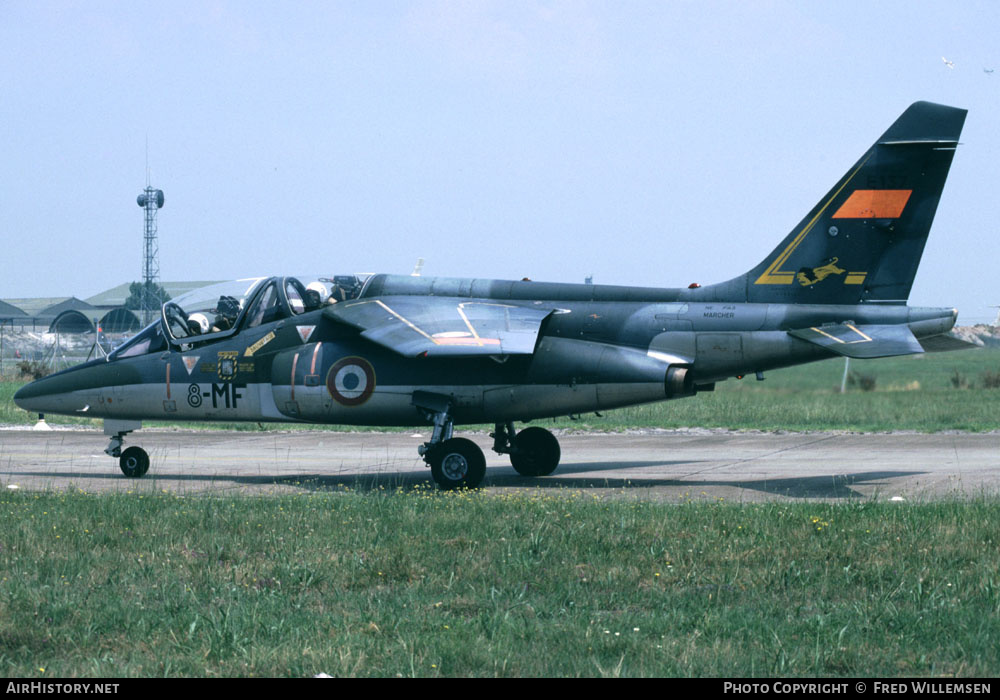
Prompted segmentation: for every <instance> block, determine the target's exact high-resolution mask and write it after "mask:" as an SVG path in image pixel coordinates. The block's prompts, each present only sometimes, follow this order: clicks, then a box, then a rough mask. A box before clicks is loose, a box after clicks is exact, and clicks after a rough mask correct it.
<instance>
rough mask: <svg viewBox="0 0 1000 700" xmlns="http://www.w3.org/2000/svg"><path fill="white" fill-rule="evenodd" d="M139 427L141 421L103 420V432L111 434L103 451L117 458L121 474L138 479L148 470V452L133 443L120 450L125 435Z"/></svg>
mask: <svg viewBox="0 0 1000 700" xmlns="http://www.w3.org/2000/svg"><path fill="white" fill-rule="evenodd" d="M141 427H142V422H141V421H123V420H106V421H104V434H105V435H110V436H111V440H110V441H109V442H108V446H107V447H106V448H105V449H104V452H105V454H107V455H109V456H111V457H117V458H118V467H119V469H121V470H122V474H124V475H125V476H127V477H128V478H130V479H138V478H140V477H142V476H143V475H144V474H145V473H146V472H148V471H149V454H148V453H147V452H146V450H144V449H142V448H141V447H136V446H135V445H133V446H132V447H129V448H126V449H125V450H124V451H122V443H123V442H124V441H125V436H126V435H128V434H129V433H131V432H132V431H133V430H138V429H139V428H141Z"/></svg>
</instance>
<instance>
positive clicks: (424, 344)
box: [323, 296, 552, 357]
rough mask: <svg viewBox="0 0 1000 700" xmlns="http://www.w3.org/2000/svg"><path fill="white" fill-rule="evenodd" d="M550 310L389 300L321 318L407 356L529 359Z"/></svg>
mask: <svg viewBox="0 0 1000 700" xmlns="http://www.w3.org/2000/svg"><path fill="white" fill-rule="evenodd" d="M550 313H552V309H547V308H538V309H536V308H526V307H522V306H514V305H512V304H502V303H497V302H495V301H490V300H485V299H465V298H455V297H408V296H388V297H381V298H378V299H362V300H358V301H354V302H347V303H343V304H335V305H333V306H329V307H327V308H326V310H325V311H324V312H323V315H324V316H325V317H326V318H328V319H330V320H332V321H337V322H339V323H344V324H346V325H348V326H352V327H354V328H356V329H358V330H359V331H361V336H362V337H364V338H366V339H368V340H370V341H372V342H373V343H377V344H378V345H381V346H382V347H385V348H387V349H389V350H392V351H393V352H395V353H398V354H400V355H402V356H404V357H417V356H419V355H425V356H427V357H474V356H505V355H530V354H532V353H534V351H535V345H536V343H537V341H538V332H539V330H540V329H541V325H542V321H544V320H545V318H546V317H547V316H548V315H549V314H550Z"/></svg>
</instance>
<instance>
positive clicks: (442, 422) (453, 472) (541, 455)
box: [413, 391, 561, 491]
mask: <svg viewBox="0 0 1000 700" xmlns="http://www.w3.org/2000/svg"><path fill="white" fill-rule="evenodd" d="M413 405H414V406H416V407H417V408H419V409H420V410H421V411H422V412H423V413H424V415H425V416H426V418H427V419H428V420H430V421H432V422H433V423H434V432H433V433H432V435H431V439H430V440H429V441H427V442H425V443H424V444H423V445H421V446H420V447H419V448H417V451H418V452H419V453H420V455H421V456H422V457H423V458H424V461H425V462H426V463H427V465H428V466H429V467H430V468H431V476H433V477H434V481H435V483H437V485H438V486H439V487H440V488H441V489H443V490H446V491H447V490H450V489H456V488H462V487H465V488H470V489H474V488H477V487H478V486H479V485H480V484H481V483H482V482H483V479H484V478H485V476H486V457H485V456H484V455H483V451H482V450H481V449H479V446H478V445H477V444H476V443H474V442H472V440H467V439H465V438H457V437H452V430H453V427H454V425H453V420H452V416H451V402H450V400H449V399H448V397H445V396H440V395H436V394H430V393H428V392H422V391H417V392H414V394H413ZM490 437H492V438H493V451H494V452H496V453H497V454H508V455H510V463H511V464H512V465H513V467H514V469H515V470H516V471H517V473H518V474H520V475H521V476H546V475H548V474H551V473H552V472H554V471H555V469H556V467H557V466H559V458H560V456H561V451H560V449H559V441H558V440H556V437H555V436H554V435H553V434H552V433H550V432H549V431H548V430H545V429H544V428H538V427H530V428H525V429H524V430H522V431H521V432H519V433H516V432H515V430H514V423H513V422H507V423H497V424H496V428H495V432H492V433H490Z"/></svg>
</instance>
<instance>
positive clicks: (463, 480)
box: [427, 438, 486, 491]
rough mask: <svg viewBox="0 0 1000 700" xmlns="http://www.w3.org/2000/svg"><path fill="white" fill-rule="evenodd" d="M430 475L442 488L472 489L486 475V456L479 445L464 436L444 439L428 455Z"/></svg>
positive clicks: (446, 489)
mask: <svg viewBox="0 0 1000 700" xmlns="http://www.w3.org/2000/svg"><path fill="white" fill-rule="evenodd" d="M427 461H428V462H430V465H431V476H433V477H434V481H435V482H437V485H438V486H439V487H441V488H442V489H443V490H445V491H448V490H450V489H457V488H462V487H463V486H464V487H465V488H470V489H474V488H476V487H477V486H479V485H480V484H481V483H482V482H483V478H484V477H485V476H486V457H485V456H484V455H483V451H482V450H481V449H479V445H477V444H476V443H474V442H473V441H472V440H466V439H465V438H451V439H450V440H445V441H444V442H442V443H441V444H440V445H437V446H435V447H434V449H433V450H432V451H431V452H430V454H429V455H428V460H427Z"/></svg>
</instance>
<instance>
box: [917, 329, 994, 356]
mask: <svg viewBox="0 0 1000 700" xmlns="http://www.w3.org/2000/svg"><path fill="white" fill-rule="evenodd" d="M920 345H921V347H923V349H924V352H950V351H952V350H971V349H972V348H978V347H982V346H981V345H976V344H975V343H970V342H969V341H968V340H962V339H961V338H958V337H956V336H954V335H951V334H950V333H946V334H944V335H932V336H931V337H929V338H921V339H920Z"/></svg>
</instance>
